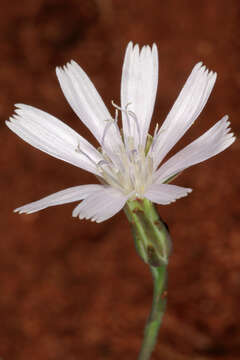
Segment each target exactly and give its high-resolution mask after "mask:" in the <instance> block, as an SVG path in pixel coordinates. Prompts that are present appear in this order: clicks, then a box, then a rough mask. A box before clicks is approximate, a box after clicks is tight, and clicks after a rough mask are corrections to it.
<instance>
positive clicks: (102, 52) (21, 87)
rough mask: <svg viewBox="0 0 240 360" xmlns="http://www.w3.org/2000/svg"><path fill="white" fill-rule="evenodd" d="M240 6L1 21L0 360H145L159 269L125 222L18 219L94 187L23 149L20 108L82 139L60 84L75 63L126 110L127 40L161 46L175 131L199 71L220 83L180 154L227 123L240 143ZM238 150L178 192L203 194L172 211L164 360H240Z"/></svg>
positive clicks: (94, 2)
mask: <svg viewBox="0 0 240 360" xmlns="http://www.w3.org/2000/svg"><path fill="white" fill-rule="evenodd" d="M239 22H240V2H239V1H238V0H229V1H217V0H202V1H199V2H195V1H184V0H183V1H177V0H175V1H174V0H168V1H157V0H147V1H146V0H142V1H140V0H139V1H129V0H128V1H126V0H115V1H111V0H84V1H80V0H75V1H74V0H68V1H63V0H55V1H47V0H22V1H18V0H14V1H3V2H2V3H1V13H0V63H1V66H0V117H1V123H0V130H1V136H0V146H1V155H0V156H1V177H0V184H1V218H0V228H1V241H0V357H1V358H2V359H4V360H7V359H9V360H27V359H35V360H66V359H67V360H77V359H98V360H100V359H104V360H107V359H115V360H117V359H136V358H137V353H138V350H139V347H140V343H141V340H142V332H143V327H144V323H145V320H146V318H147V314H148V311H149V308H150V304H151V298H152V283H151V276H150V273H149V271H148V268H147V266H146V265H145V264H143V262H142V261H141V260H140V259H139V257H138V256H137V254H136V252H135V249H134V244H133V240H132V237H131V233H130V228H129V225H128V223H127V221H126V219H125V216H124V214H123V212H121V213H119V214H118V215H117V216H115V217H114V218H112V219H110V220H109V221H106V222H104V223H102V224H95V223H91V222H89V221H79V220H76V219H73V218H72V217H71V211H72V208H73V204H69V205H66V206H59V207H56V208H50V209H47V210H45V211H42V212H39V213H36V214H32V215H28V216H27V215H21V216H20V215H16V214H13V213H12V209H14V208H15V207H17V206H19V205H22V204H24V203H28V202H30V201H33V200H37V199H39V198H41V197H42V196H44V195H47V194H50V193H53V192H56V191H58V190H61V189H64V188H67V187H70V186H74V185H79V184H87V183H91V182H95V179H94V177H93V176H92V175H90V174H88V173H86V172H84V171H81V170H79V169H78V168H74V167H73V166H70V165H68V164H65V163H63V162H61V161H59V160H56V159H54V158H51V157H49V156H48V155H46V154H44V153H41V152H40V151H38V150H35V149H33V148H32V147H31V146H29V145H27V144H25V143H24V142H23V141H21V140H20V139H18V138H17V137H16V136H15V135H14V134H13V133H11V132H10V131H9V130H8V129H7V127H6V126H5V124H4V120H5V119H7V118H8V117H9V116H10V115H11V114H12V112H13V104H14V103H17V102H23V103H27V104H31V105H34V106H36V107H39V108H42V109H44V110H46V111H48V112H49V113H52V114H54V115H55V116H57V117H59V118H60V119H62V120H63V121H65V122H66V123H67V124H69V125H70V126H72V127H73V128H74V129H75V130H77V131H79V132H80V133H81V134H82V135H83V136H85V137H86V138H87V139H88V140H89V141H93V142H94V140H93V138H92V136H91V134H90V133H89V131H88V130H87V129H86V128H85V127H84V125H83V124H82V123H81V121H79V119H77V117H76V116H75V115H74V113H73V112H72V110H71V109H70V107H69V106H68V104H67V102H66V101H65V99H64V97H63V94H62V93H61V90H60V87H59V85H58V82H57V79H56V76H55V72H54V69H55V66H57V65H63V64H65V63H66V62H67V61H69V60H70V59H75V60H76V61H77V62H79V63H80V64H81V66H82V67H83V68H84V69H85V70H86V71H87V73H88V74H89V76H90V77H91V79H92V80H93V82H94V84H95V85H96V87H97V88H98V89H99V91H100V92H101V94H102V96H103V98H104V100H105V102H106V104H107V105H109V106H110V107H111V105H110V101H111V100H112V99H113V100H114V101H115V102H117V103H119V88H120V78H121V66H122V61H123V56H124V51H125V46H126V45H127V43H128V41H129V40H133V41H134V42H139V43H140V45H143V44H146V43H149V44H151V43H152V42H156V43H157V45H158V49H159V61H160V69H159V89H158V96H157V102H156V109H155V113H154V116H153V124H155V123H156V122H157V121H158V122H161V121H163V120H164V118H165V116H166V114H167V112H168V111H169V109H170V107H171V105H172V104H173V101H174V100H175V98H176V96H177V94H178V92H179V90H180V89H181V87H182V85H183V83H184V81H185V79H186V77H187V76H188V74H189V72H190V70H191V68H192V67H193V65H194V64H195V63H196V62H198V61H199V60H203V61H204V62H205V63H206V64H207V66H208V67H209V68H211V69H214V70H215V71H217V72H218V74H219V77H218V80H217V84H216V86H215V89H214V91H213V93H212V96H211V98H210V100H209V102H208V104H207V107H206V109H205V110H204V112H203V113H202V115H201V116H200V118H199V120H198V121H197V122H196V123H195V125H194V126H193V127H192V129H191V130H190V131H189V132H188V133H187V134H186V135H185V137H184V140H182V141H181V142H180V144H179V145H178V146H177V148H180V147H182V146H183V145H185V144H187V143H189V142H190V141H191V140H192V139H194V138H196V137H198V136H199V135H200V134H201V133H202V132H203V131H205V130H207V129H208V128H209V127H210V126H211V125H213V124H214V123H215V122H216V121H217V120H219V119H220V118H221V117H222V116H223V115H225V114H226V113H227V114H229V115H230V119H231V121H232V127H233V130H234V132H235V133H236V134H237V135H238V134H239V131H240V122H239V115H240V101H239V97H240V52H239V45H240V40H239V39H240V32H239ZM239 151H240V146H239V140H237V141H236V142H235V144H234V145H233V146H232V147H231V148H230V149H228V150H226V151H225V152H224V153H222V154H220V155H219V156H217V157H215V158H213V159H211V160H209V161H207V162H205V163H204V164H201V165H198V166H195V167H193V168H191V169H188V170H187V171H186V172H184V173H183V174H182V176H181V177H179V178H178V179H177V180H176V183H177V184H179V185H184V186H189V187H192V188H193V189H194V191H193V193H192V194H191V195H190V196H188V197H187V198H184V199H182V200H179V201H177V202H176V203H174V204H172V205H169V206H165V207H163V206H162V207H160V206H159V212H160V214H161V216H162V218H163V219H164V220H165V221H166V222H167V223H168V225H169V227H170V230H171V234H172V238H173V241H174V251H173V254H172V256H171V261H170V265H169V285H168V289H169V292H168V308H167V313H166V316H165V318H164V323H163V327H162V329H161V333H160V337H159V342H158V345H157V348H156V351H155V352H154V355H153V359H155V360H158V359H159V360H161V359H165V360H190V359H191V360H193V359H194V360H200V359H201V360H208V359H209V360H210V359H211V360H213V359H216V360H222V359H224V360H230V359H231V360H233V359H239V356H240V325H239V323H240V311H239V303H240V225H239V220H240V212H239V211H240V202H239V191H240V188H239V173H240V166H239Z"/></svg>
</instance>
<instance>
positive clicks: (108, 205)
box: [72, 185, 129, 222]
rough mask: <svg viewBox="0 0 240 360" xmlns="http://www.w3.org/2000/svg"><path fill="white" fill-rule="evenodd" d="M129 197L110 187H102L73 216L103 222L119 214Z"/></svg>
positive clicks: (80, 205)
mask: <svg viewBox="0 0 240 360" xmlns="http://www.w3.org/2000/svg"><path fill="white" fill-rule="evenodd" d="M128 198H129V196H126V195H123V194H122V193H121V192H119V191H118V190H116V189H114V188H111V187H110V186H103V185H102V186H101V188H99V189H98V190H97V191H96V192H94V194H90V195H89V196H88V197H87V198H86V199H85V200H84V201H82V202H81V204H79V205H78V206H77V207H76V208H75V209H74V210H73V214H72V215H73V216H74V217H77V216H78V217H79V218H80V219H91V220H92V221H96V222H102V221H104V220H107V219H109V218H110V217H112V216H113V215H115V214H116V213H117V212H119V211H120V210H121V209H122V208H123V206H124V205H125V203H126V201H127V199H128Z"/></svg>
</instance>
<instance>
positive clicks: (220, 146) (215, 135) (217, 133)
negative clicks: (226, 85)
mask: <svg viewBox="0 0 240 360" xmlns="http://www.w3.org/2000/svg"><path fill="white" fill-rule="evenodd" d="M229 124H230V122H229V121H228V116H224V117H223V118H222V119H221V120H220V121H218V122H217V123H216V124H215V125H214V126H213V127H211V128H210V129H209V130H208V131H207V132H205V133H204V134H203V135H202V136H200V137H199V138H198V139H196V140H195V141H193V142H192V143H191V144H189V145H188V146H186V147H185V148H183V149H182V150H181V151H179V152H178V153H177V154H176V155H174V156H172V157H171V158H170V159H169V160H168V161H167V162H166V163H165V164H163V165H162V166H161V167H160V168H159V170H158V171H157V172H156V173H155V180H157V182H164V181H166V180H167V179H168V178H170V177H171V176H173V175H175V174H177V173H179V172H181V171H182V170H184V169H186V168H188V167H190V166H192V165H195V164H198V163H200V162H202V161H204V160H207V159H209V158H211V157H212V156H215V155H217V154H218V153H220V152H221V151H223V150H225V149H226V148H227V147H229V146H230V145H231V144H232V143H233V142H234V140H235V137H234V136H233V133H229V131H230V128H229V127H228V126H229Z"/></svg>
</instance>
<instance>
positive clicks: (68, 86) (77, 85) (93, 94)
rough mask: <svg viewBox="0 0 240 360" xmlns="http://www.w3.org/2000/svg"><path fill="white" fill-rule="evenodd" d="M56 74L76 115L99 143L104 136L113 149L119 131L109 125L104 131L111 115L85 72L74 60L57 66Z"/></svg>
mask: <svg viewBox="0 0 240 360" xmlns="http://www.w3.org/2000/svg"><path fill="white" fill-rule="evenodd" d="M56 74H57V77H58V80H59V83H60V86H61V88H62V91H63V93H64V95H65V97H66V99H67V101H68V102H69V104H70V106H71V107H72V109H73V110H74V112H75V113H76V114H77V116H78V117H79V118H80V119H81V121H82V122H83V123H84V124H85V125H86V126H87V127H88V129H89V130H90V131H91V132H92V134H93V135H94V136H95V137H96V139H97V140H98V141H99V143H100V144H101V145H102V141H103V137H104V143H105V145H106V146H108V147H110V149H113V148H114V147H115V146H116V142H119V141H121V137H120V134H119V131H117V130H116V127H115V126H110V127H108V131H107V133H105V132H104V130H105V127H106V125H107V123H108V122H109V121H111V120H112V116H111V115H110V113H109V111H108V109H107V108H106V106H105V104H104V102H103V100H102V98H101V97H100V95H99V93H98V92H97V90H96V88H95V86H94V85H93V83H92V82H91V80H90V79H89V78H88V76H87V74H86V73H85V72H84V71H83V70H82V68H81V67H80V66H79V65H78V64H77V63H76V62H75V61H71V62H70V63H68V64H67V65H66V66H64V68H63V69H61V68H57V69H56Z"/></svg>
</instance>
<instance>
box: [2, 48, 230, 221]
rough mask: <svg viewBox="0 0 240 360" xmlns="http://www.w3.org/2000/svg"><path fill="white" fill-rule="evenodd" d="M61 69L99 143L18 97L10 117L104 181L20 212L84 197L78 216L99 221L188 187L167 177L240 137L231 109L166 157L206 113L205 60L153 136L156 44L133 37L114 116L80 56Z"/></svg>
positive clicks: (36, 141)
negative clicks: (134, 41) (141, 44)
mask: <svg viewBox="0 0 240 360" xmlns="http://www.w3.org/2000/svg"><path fill="white" fill-rule="evenodd" d="M56 72H57V77H58V80H59V82H60V86H61V88H62V91H63V93H64V95H65V97H66V99H67V100H68V102H69V104H70V106H71V107H72V109H73V110H74V111H75V113H76V114H77V115H78V117H79V118H80V119H81V121H82V122H83V123H84V124H85V125H86V126H87V127H88V128H89V130H90V131H91V132H92V134H93V135H94V136H95V138H96V139H97V141H98V142H99V145H100V148H99V149H95V148H94V147H93V146H92V145H91V144H90V143H89V142H88V141H87V140H85V139H84V138H83V137H81V136H80V135H79V134H78V133H76V132H75V131H74V130H72V129H71V128H70V127H68V126H67V125H66V124H64V123H63V122H61V121H60V120H58V119H57V118H55V117H54V116H52V115H49V114H48V113H46V112H43V111H41V110H39V109H36V108H34V107H31V106H28V105H23V104H17V105H16V107H17V109H16V111H15V112H16V113H15V114H14V115H13V116H12V117H11V118H10V119H9V121H7V122H6V124H7V126H8V127H9V128H10V129H11V130H12V131H13V132H15V133H16V134H17V135H18V136H20V137H21V138H22V139H23V140H25V141H26V142H28V143H29V144H31V145H32V146H34V147H36V148H38V149H40V150H42V151H44V152H46V153H48V154H50V155H52V156H54V157H56V158H59V159H61V160H63V161H66V162H69V163H71V164H73V165H75V166H77V167H79V168H81V169H84V170H87V171H89V172H91V173H93V174H94V175H96V177H97V178H98V179H100V182H101V184H90V185H80V186H75V187H72V188H69V189H66V190H63V191H59V192H57V193H55V194H52V195H50V196H47V197H45V198H43V199H41V200H38V201H35V202H32V203H30V204H27V205H25V206H22V207H20V208H18V209H16V210H15V211H17V212H19V213H32V212H35V211H38V210H41V209H44V208H47V207H49V206H54V205H59V204H64V203H69V202H74V201H79V200H83V201H82V202H81V203H80V204H79V205H77V207H76V208H75V209H74V210H73V216H78V217H79V218H80V219H82V218H86V219H91V220H92V221H97V222H101V221H104V220H106V219H108V218H110V217H111V216H113V215H114V214H115V213H117V212H118V211H119V210H121V209H122V208H123V206H124V205H125V203H126V202H127V201H128V200H129V199H135V198H147V199H149V200H151V201H152V202H154V203H157V204H162V205H165V204H169V203H171V202H173V201H175V200H176V199H178V198H181V197H183V196H186V195H187V194H188V193H189V192H191V189H189V188H184V187H180V186H176V185H170V184H168V183H167V182H169V181H170V179H173V178H174V177H175V176H176V175H177V174H178V173H180V172H181V171H183V170H184V169H186V168H188V167H190V166H192V165H194V164H197V163H199V162H202V161H204V160H206V159H208V158H210V157H212V156H214V155H216V154H218V153H219V152H221V151H223V150H224V149H226V148H227V147H228V146H230V145H231V144H232V143H233V142H234V140H235V138H234V136H233V134H232V133H230V128H229V121H228V117H227V116H224V117H223V118H222V119H221V120H220V121H218V122H217V123H216V124H215V125H214V126H213V127H212V128H210V129H209V130H208V131H207V132H205V133H204V134H203V135H202V136H200V137H199V138H198V139H197V140H195V141H193V142H192V143H191V144H189V145H188V146H186V147H185V148H183V149H182V150H181V151H179V152H178V153H177V154H175V155H174V156H172V157H171V158H170V159H169V160H167V161H166V162H164V163H162V162H163V160H164V158H165V156H166V155H167V154H168V152H169V151H170V150H171V149H172V148H173V146H174V145H175V144H176V143H177V142H178V140H179V139H180V138H181V137H182V136H183V135H184V134H185V132H186V131H187V130H188V129H189V127H190V126H191V125H192V124H193V123H194V121H195V120H196V118H197V117H198V116H199V114H200V113H201V111H202V109H203V107H204V106H205V104H206V102H207V100H208V97H209V95H210V93H211V91H212V89H213V86H214V83H215V80H216V73H213V72H209V71H208V70H207V69H206V68H205V66H203V65H202V63H198V64H197V65H195V67H194V68H193V70H192V72H191V74H190V76H189V77H188V79H187V81H186V83H185V85H184V87H183V89H182V90H181V92H180V94H179V96H178V98H177V100H176V101H175V103H174V105H173V107H172V109H171V110H170V112H169V114H168V116H167V117H166V119H165V120H164V122H163V124H162V126H161V127H158V125H157V126H156V128H155V131H154V134H153V136H150V135H149V134H148V131H149V126H150V121H151V118H152V114H153V110H154V104H155V98H156V92H157V83H158V53H157V47H156V45H155V44H154V45H153V46H152V48H151V47H150V46H144V47H142V49H141V50H140V49H139V46H138V45H135V46H133V44H132V43H131V42H130V43H129V44H128V46H127V49H126V54H125V59H124V64H123V70H122V81H121V105H116V104H115V103H113V102H112V105H113V107H114V110H115V115H114V116H111V114H110V113H109V111H108V110H107V108H106V106H105V105H104V103H103V101H102V99H101V97H100V95H99V94H98V92H97V90H96V89H95V87H94V85H93V84H92V82H91V81H90V79H89V78H88V76H87V75H86V74H85V72H84V71H83V70H82V69H81V67H80V66H79V65H78V64H77V63H75V62H74V61H71V62H70V63H68V64H67V65H66V66H64V67H63V68H57V70H56ZM119 113H121V120H122V131H121V130H120V128H121V127H120V125H119Z"/></svg>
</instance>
